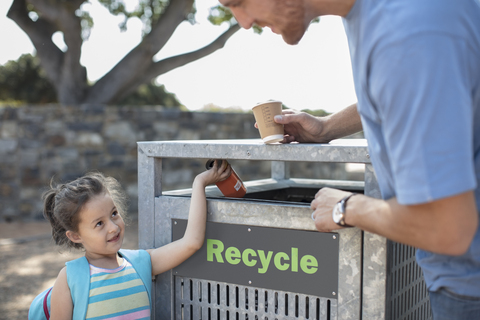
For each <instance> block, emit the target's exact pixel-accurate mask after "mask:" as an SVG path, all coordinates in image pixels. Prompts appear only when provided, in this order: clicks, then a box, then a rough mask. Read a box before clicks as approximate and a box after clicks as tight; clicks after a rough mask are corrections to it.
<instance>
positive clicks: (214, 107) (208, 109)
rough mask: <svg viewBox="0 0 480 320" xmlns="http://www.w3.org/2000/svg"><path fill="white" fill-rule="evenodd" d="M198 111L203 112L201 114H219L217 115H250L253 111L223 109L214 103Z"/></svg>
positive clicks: (238, 108) (231, 108)
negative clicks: (223, 113)
mask: <svg viewBox="0 0 480 320" xmlns="http://www.w3.org/2000/svg"><path fill="white" fill-rule="evenodd" d="M198 111H201V112H217V113H222V112H225V113H250V112H251V110H249V111H244V110H243V109H242V108H240V107H227V108H222V107H219V106H217V105H216V104H214V103H208V104H206V105H204V106H203V108H202V109H200V110H198Z"/></svg>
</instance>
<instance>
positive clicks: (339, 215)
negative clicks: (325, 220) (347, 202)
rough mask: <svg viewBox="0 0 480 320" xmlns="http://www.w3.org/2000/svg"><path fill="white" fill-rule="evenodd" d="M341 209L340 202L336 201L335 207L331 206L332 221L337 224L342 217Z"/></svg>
mask: <svg viewBox="0 0 480 320" xmlns="http://www.w3.org/2000/svg"><path fill="white" fill-rule="evenodd" d="M341 209H342V205H341V204H340V203H337V204H336V205H335V207H333V221H334V222H335V223H337V224H338V223H340V221H341V220H342V218H343V212H342V211H341Z"/></svg>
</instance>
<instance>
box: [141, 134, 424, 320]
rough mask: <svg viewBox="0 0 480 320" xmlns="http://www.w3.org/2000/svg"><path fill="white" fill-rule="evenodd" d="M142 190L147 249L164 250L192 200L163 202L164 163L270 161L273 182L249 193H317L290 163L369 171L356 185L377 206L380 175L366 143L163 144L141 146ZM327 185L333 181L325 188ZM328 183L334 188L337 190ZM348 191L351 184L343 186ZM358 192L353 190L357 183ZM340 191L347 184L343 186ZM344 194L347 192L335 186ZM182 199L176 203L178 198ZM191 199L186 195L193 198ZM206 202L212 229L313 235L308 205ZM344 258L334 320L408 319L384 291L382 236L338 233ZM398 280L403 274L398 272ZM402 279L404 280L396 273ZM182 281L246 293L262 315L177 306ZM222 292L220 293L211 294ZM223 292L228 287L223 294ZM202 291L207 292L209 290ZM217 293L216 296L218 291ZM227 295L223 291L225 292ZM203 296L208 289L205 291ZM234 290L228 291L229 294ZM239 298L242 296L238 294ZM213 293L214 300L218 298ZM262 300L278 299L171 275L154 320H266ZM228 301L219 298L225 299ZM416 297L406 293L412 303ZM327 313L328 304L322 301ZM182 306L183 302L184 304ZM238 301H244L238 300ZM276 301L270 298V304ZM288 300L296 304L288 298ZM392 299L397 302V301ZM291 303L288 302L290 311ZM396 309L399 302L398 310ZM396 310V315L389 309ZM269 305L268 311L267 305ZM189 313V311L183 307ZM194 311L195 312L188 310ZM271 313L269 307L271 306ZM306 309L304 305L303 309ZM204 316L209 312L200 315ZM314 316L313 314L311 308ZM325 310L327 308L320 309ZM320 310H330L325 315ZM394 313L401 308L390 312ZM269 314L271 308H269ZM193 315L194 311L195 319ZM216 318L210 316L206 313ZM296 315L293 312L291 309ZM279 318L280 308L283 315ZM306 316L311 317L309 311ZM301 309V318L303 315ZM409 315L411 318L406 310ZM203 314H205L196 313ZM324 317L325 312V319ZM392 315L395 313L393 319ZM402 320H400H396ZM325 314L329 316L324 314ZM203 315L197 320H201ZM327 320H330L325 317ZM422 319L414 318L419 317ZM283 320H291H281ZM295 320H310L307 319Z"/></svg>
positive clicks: (161, 284) (163, 281) (417, 281)
mask: <svg viewBox="0 0 480 320" xmlns="http://www.w3.org/2000/svg"><path fill="white" fill-rule="evenodd" d="M138 155H139V156H138V165H139V171H138V176H139V178H138V181H139V183H138V185H139V229H140V230H139V237H140V239H139V240H140V247H141V248H151V247H158V246H161V245H164V244H166V243H169V242H170V241H171V230H172V228H171V218H180V219H186V218H187V216H188V208H189V204H190V201H189V198H188V197H187V198H186V197H178V194H185V190H177V191H173V192H169V193H168V195H167V194H165V195H163V194H162V186H161V163H162V158H205V159H207V158H222V159H247V160H268V161H272V178H275V179H265V180H263V181H255V182H253V183H252V182H248V181H247V182H246V183H247V184H249V183H250V184H251V186H250V187H249V188H250V189H253V190H255V188H259V189H260V190H261V189H262V188H263V189H265V188H277V187H281V186H282V185H283V186H284V187H289V186H290V187H291V186H292V185H297V186H308V185H310V186H313V185H315V184H316V183H317V182H314V183H312V182H311V181H309V179H288V178H289V168H288V163H285V162H284V161H307V162H340V163H347V162H352V163H365V164H366V165H365V182H364V183H362V184H361V185H358V184H357V185H355V188H360V189H362V188H363V189H364V193H365V194H366V195H369V196H372V197H376V198H379V197H380V191H379V188H378V185H377V182H376V177H375V172H374V170H373V167H372V165H371V164H370V158H369V156H368V149H367V146H366V141H365V140H361V139H354V140H337V141H333V142H332V143H330V144H289V145H281V144H273V145H265V144H263V142H262V141H261V140H212V141H160V142H139V143H138ZM328 183H329V182H328V181H327V184H328ZM330 183H334V182H331V181H330ZM344 183H345V184H348V183H349V182H344ZM354 184H355V183H354ZM340 185H341V183H340ZM335 187H337V188H338V187H340V188H341V186H338V185H337V186H335ZM175 193H177V196H175ZM187 193H188V190H187ZM207 194H208V195H209V196H211V197H212V198H210V199H209V200H208V201H207V207H208V209H207V210H208V220H209V221H213V222H224V223H233V224H244V225H252V226H267V227H278V228H291V229H298V230H315V227H314V225H313V223H312V221H311V218H310V214H311V210H310V209H309V208H308V206H305V205H296V204H292V203H284V202H279V201H268V200H265V201H262V200H257V201H248V200H247V199H242V200H238V201H234V200H228V199H224V198H223V199H222V195H221V193H219V191H218V190H216V188H215V187H211V188H207ZM339 233H340V235H341V237H340V239H341V243H340V248H341V249H340V255H339V279H341V280H340V281H339V287H338V291H339V292H338V297H337V300H335V299H331V301H330V304H331V307H330V312H331V313H330V314H329V316H330V319H337V318H338V319H359V318H360V317H362V318H363V319H397V318H398V319H403V318H402V315H403V314H405V313H401V312H400V313H398V310H399V308H404V307H403V305H402V306H401V307H398V305H395V303H396V302H395V301H398V299H403V298H401V297H403V296H396V297H395V298H393V297H392V294H393V293H392V292H390V291H388V292H387V291H386V289H387V287H388V288H391V283H390V282H389V281H392V280H391V279H390V280H388V276H389V275H390V276H391V277H395V276H396V274H393V275H391V273H389V272H393V271H392V270H393V269H391V268H392V266H391V261H390V260H389V259H391V256H390V255H389V250H391V249H389V246H388V242H387V240H386V239H385V238H383V237H380V236H378V235H374V234H370V233H367V232H365V233H363V232H361V231H360V230H358V229H356V228H351V229H344V230H341V231H340V232H339ZM397 273H398V272H397ZM398 274H400V273H398ZM413 277H414V279H413V280H412V281H413V284H412V288H413V289H412V288H406V289H405V290H404V291H405V292H407V291H408V290H416V291H418V290H420V289H418V288H421V286H422V285H424V284H423V279H422V275H421V273H419V272H417V273H415V274H414V276H413ZM178 281H180V282H181V283H183V285H182V286H183V288H185V287H184V286H185V283H186V282H187V283H192V284H193V283H197V285H198V286H203V287H205V286H206V287H208V286H210V288H211V290H213V291H212V292H213V294H215V293H217V294H218V292H216V291H215V290H217V289H218V290H220V291H219V292H221V290H227V289H226V288H227V286H228V288H241V290H243V289H245V290H246V294H247V295H246V296H245V297H250V298H249V299H250V300H249V301H253V300H252V299H253V298H251V294H252V293H251V292H254V293H255V295H257V298H256V299H257V300H256V301H257V302H256V303H257V305H256V308H259V309H258V310H257V311H256V312H257V313H255V314H254V315H253V314H251V313H250V316H249V313H248V312H250V311H252V310H251V309H250V311H249V310H247V309H245V310H237V309H236V310H232V309H229V308H224V307H219V306H220V304H219V303H218V301H217V303H216V304H215V303H214V304H211V305H208V306H207V305H205V301H204V300H203V299H202V301H193V302H192V303H191V304H189V303H190V302H191V301H190V302H188V301H183V302H182V303H180V305H179V304H175V303H174V301H175V299H176V298H175V295H177V302H178V295H179V294H180V293H179V292H178V291H176V289H175V288H176V287H175V286H177V288H178V285H179V284H178ZM212 285H213V287H216V288H217V289H215V288H213V287H212ZM222 286H223V287H222ZM203 287H202V288H203ZM212 288H213V289H212ZM221 288H224V289H221ZM202 290H203V289H202ZM229 290H230V289H229ZM235 290H236V289H235ZM212 292H210V294H212ZM258 292H260V295H262V294H266V295H267V297H271V296H272V295H274V294H275V292H273V291H272V292H270V291H269V290H266V289H262V288H254V287H248V286H247V287H241V286H240V287H239V286H238V285H234V284H227V283H216V282H215V283H214V282H211V281H210V282H205V280H202V279H188V278H183V279H180V278H178V277H176V276H175V275H174V274H173V273H172V272H171V271H169V272H165V273H164V274H162V275H160V276H158V277H157V280H156V284H155V295H156V299H155V314H156V315H157V317H156V319H173V317H174V316H175V314H177V316H178V312H180V311H178V310H179V309H178V308H180V309H181V310H182V311H181V314H182V316H185V315H186V318H185V319H189V318H188V316H189V313H190V314H191V312H197V311H194V310H195V308H197V307H199V308H200V309H198V310H201V312H202V316H201V317H196V316H195V317H193V318H192V319H208V317H206V315H207V314H206V313H205V312H208V316H209V317H210V319H215V317H217V318H218V317H220V319H226V318H225V317H223V315H225V314H227V312H239V319H243V318H242V316H243V317H245V319H246V318H247V317H248V319H255V318H257V319H263V318H262V317H261V310H263V308H265V304H267V302H262V301H263V300H262V299H260V300H258ZM420 293H421V294H420V295H418V296H419V299H420V300H419V301H413V302H412V304H414V303H416V305H418V306H419V309H418V310H417V311H414V313H413V314H414V315H419V317H418V319H428V317H424V315H423V313H422V312H424V311H425V310H426V309H425V308H427V306H426V304H428V299H427V301H426V300H425V296H424V295H423V293H424V292H420ZM222 294H223V293H220V296H222ZM286 294H287V295H290V294H292V295H293V296H295V297H296V298H294V299H297V300H298V299H300V300H298V301H300V304H301V305H303V301H306V300H307V298H308V299H309V301H310V302H309V304H310V303H311V302H312V301H314V299H315V298H314V297H308V296H305V295H302V294H301V293H286ZM409 294H410V293H407V296H409ZM317 298H318V299H319V300H317V301H324V302H321V303H320V305H324V304H325V303H326V302H325V301H326V300H322V299H323V298H322V297H317ZM182 299H183V298H182ZM239 299H240V297H239ZM268 299H270V298H267V300H265V301H270V300H268ZM288 299H290V298H288ZM392 299H393V300H392ZM290 301H291V300H289V303H290ZM392 301H393V302H392ZM389 303H393V307H392V306H390V305H388V304H389ZM262 304H263V305H262ZM182 305H183V308H182V307H181V306H182ZM186 305H189V306H191V309H190V308H187V307H185V306H186ZM268 305H270V303H268ZM305 305H307V304H306V302H305ZM202 308H203V309H202ZM308 308H309V310H311V309H312V308H314V307H313V306H309V307H308ZM322 308H323V307H322ZM322 308H320V309H321V310H325V309H322ZM391 308H396V309H395V311H392V310H391ZM267 309H268V306H267ZM189 310H190V311H189ZM205 310H210V311H205ZM292 310H293V309H292ZM277 311H278V308H277ZM303 311H305V312H306V310H303ZM303 311H300V309H298V312H303ZM403 311H405V310H403ZM198 312H200V311H198ZM322 312H323V311H322ZM392 312H393V313H392ZM397 313H398V314H400V316H399V317H396V316H393V315H394V314H397ZM322 314H323V313H322ZM197 315H198V314H197ZM323 316H325V314H323ZM267 318H268V319H273V317H272V316H265V319H267ZM415 318H416V317H415ZM278 319H289V318H286V317H283V316H282V317H278ZM294 319H308V318H305V317H304V316H300V317H295V318H294Z"/></svg>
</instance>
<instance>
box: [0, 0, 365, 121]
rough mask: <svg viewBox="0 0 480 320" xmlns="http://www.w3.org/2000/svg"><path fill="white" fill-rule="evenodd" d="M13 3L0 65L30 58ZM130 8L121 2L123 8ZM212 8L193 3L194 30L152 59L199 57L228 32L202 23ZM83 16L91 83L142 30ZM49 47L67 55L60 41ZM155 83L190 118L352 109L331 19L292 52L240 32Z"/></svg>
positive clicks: (2, 31)
mask: <svg viewBox="0 0 480 320" xmlns="http://www.w3.org/2000/svg"><path fill="white" fill-rule="evenodd" d="M12 1H13V0H2V1H0V43H1V44H2V47H1V48H0V64H4V63H6V62H7V61H8V60H17V59H18V57H19V56H20V55H22V54H26V53H32V54H33V53H34V47H33V45H32V43H31V41H30V40H29V38H28V37H27V35H26V34H25V33H24V32H23V31H22V30H21V29H20V28H19V27H18V26H17V25H16V24H15V22H13V21H12V20H10V19H9V18H7V17H6V13H7V11H8V9H9V8H10V5H11V3H12ZM134 2H135V1H132V0H126V3H127V4H131V3H134ZM217 3H218V2H217V0H197V1H196V6H197V15H196V20H197V23H196V24H194V25H192V24H190V23H188V22H184V23H182V24H181V25H180V26H179V27H178V28H177V30H176V31H175V33H174V34H173V35H172V37H171V38H170V40H169V42H168V43H167V44H166V45H165V47H164V48H163V49H162V50H161V51H160V52H159V53H158V54H157V55H156V56H155V59H163V58H167V57H169V56H173V55H177V54H181V53H184V52H189V51H193V50H196V49H199V48H201V47H203V46H205V45H207V44H209V43H210V42H211V41H213V40H214V39H215V38H217V37H218V36H219V35H220V34H221V33H222V32H223V31H224V30H226V29H227V25H226V24H224V25H222V26H213V25H211V23H210V22H209V21H208V20H207V18H206V17H207V16H208V9H209V8H210V7H212V6H215V5H216V4H217ZM84 9H86V10H89V11H90V14H91V16H92V17H93V19H94V23H95V25H94V28H93V30H92V32H91V35H90V38H89V39H88V40H87V41H85V42H84V44H83V46H82V57H81V60H80V62H81V63H82V64H83V65H84V66H85V67H86V68H87V76H88V78H89V80H90V81H96V80H98V79H99V78H101V77H102V76H103V75H104V74H105V73H106V72H108V71H109V70H110V69H111V68H112V67H113V66H114V65H115V64H116V63H117V62H118V61H119V60H120V59H121V58H122V57H124V56H125V55H126V54H127V53H128V52H129V51H130V50H131V49H132V48H133V47H134V46H135V45H137V44H138V43H139V42H140V39H141V23H140V21H139V20H135V19H130V20H129V23H128V25H127V28H128V29H127V30H128V31H127V32H123V33H122V32H120V30H119V28H118V23H119V22H120V20H121V18H119V17H114V16H112V15H110V14H109V13H108V11H107V10H106V9H105V8H103V7H102V6H101V5H99V4H98V3H97V2H96V0H91V1H90V3H89V4H87V5H85V7H84ZM53 39H54V42H55V43H56V44H57V46H59V48H61V49H64V48H65V44H64V43H63V38H62V35H61V34H60V33H57V34H55V35H54V37H53ZM157 82H158V83H159V84H163V85H165V88H166V90H167V91H169V92H172V93H174V94H175V95H176V96H177V98H178V99H179V101H180V102H181V103H182V104H183V105H185V106H186V107H187V108H188V109H190V110H192V111H193V110H199V109H201V108H203V107H204V106H205V105H208V104H214V105H217V106H219V107H222V108H229V107H236V108H241V109H243V110H248V109H251V108H252V107H253V106H254V105H255V104H256V103H258V102H261V101H265V100H269V99H274V100H280V101H282V102H283V103H284V104H285V105H286V106H288V107H289V108H292V109H298V110H301V109H311V110H317V109H323V110H326V111H328V112H336V111H339V110H341V109H343V108H344V107H346V106H348V105H350V104H352V103H355V102H356V96H355V91H354V87H353V79H352V71H351V64H350V56H349V51H348V45H347V39H346V36H345V31H344V29H343V24H342V21H341V18H339V17H334V16H325V17H322V18H321V20H320V23H315V24H312V25H310V27H309V29H308V30H307V32H306V33H305V35H304V37H303V39H302V40H301V41H300V43H299V44H298V45H294V46H291V45H288V44H286V43H284V42H283V39H282V37H281V36H279V35H276V34H274V33H272V32H271V31H270V29H269V28H264V31H263V33H262V34H261V35H258V34H255V33H254V32H253V30H244V29H241V30H240V31H238V32H237V33H235V34H234V35H233V36H232V37H231V38H230V39H229V40H228V41H227V43H226V45H225V47H224V48H222V49H220V50H218V51H216V52H214V53H213V54H210V55H209V56H207V57H204V58H202V59H199V60H197V61H194V62H191V63H190V64H188V65H185V66H183V67H180V68H177V69H174V70H172V71H170V72H168V73H165V74H163V75H160V76H159V77H158V78H157Z"/></svg>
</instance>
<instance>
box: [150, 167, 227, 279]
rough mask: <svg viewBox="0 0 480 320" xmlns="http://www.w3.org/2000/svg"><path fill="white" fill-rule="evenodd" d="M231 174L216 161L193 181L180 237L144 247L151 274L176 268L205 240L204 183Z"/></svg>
mask: <svg viewBox="0 0 480 320" xmlns="http://www.w3.org/2000/svg"><path fill="white" fill-rule="evenodd" d="M230 174H231V167H230V165H228V167H227V164H226V162H225V161H222V165H221V167H220V166H219V165H218V163H217V161H215V164H214V166H213V168H212V169H210V170H207V171H205V172H203V173H201V174H199V175H198V176H197V177H196V178H195V180H194V181H193V186H192V198H191V201H190V211H189V213H188V223H187V229H186V230H185V234H184V236H183V238H181V239H179V240H177V241H174V242H172V243H169V244H167V245H164V246H162V247H159V248H156V249H151V250H147V251H148V252H149V253H150V257H151V259H152V275H157V274H160V273H163V272H165V271H167V270H170V269H172V268H175V267H176V266H178V265H179V264H180V263H182V262H183V261H185V260H187V259H188V258H189V257H190V256H191V255H193V254H194V253H195V252H196V251H197V250H199V249H200V248H201V247H202V245H203V242H204V241H205V227H206V220H207V201H206V196H205V187H206V186H208V185H209V184H213V183H215V182H218V181H222V180H225V179H226V178H228V177H229V176H230Z"/></svg>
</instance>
